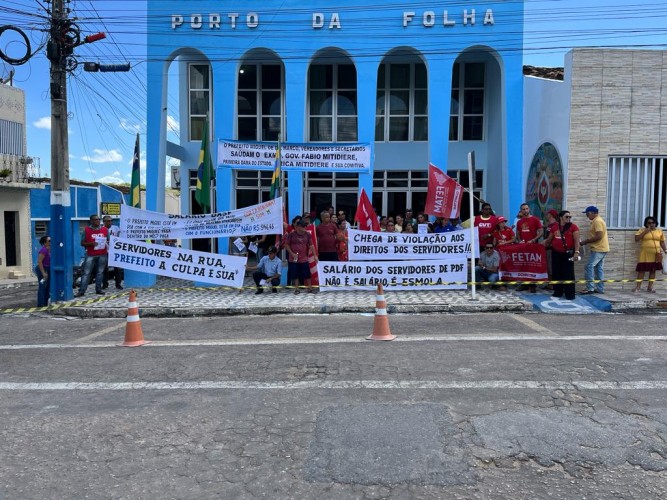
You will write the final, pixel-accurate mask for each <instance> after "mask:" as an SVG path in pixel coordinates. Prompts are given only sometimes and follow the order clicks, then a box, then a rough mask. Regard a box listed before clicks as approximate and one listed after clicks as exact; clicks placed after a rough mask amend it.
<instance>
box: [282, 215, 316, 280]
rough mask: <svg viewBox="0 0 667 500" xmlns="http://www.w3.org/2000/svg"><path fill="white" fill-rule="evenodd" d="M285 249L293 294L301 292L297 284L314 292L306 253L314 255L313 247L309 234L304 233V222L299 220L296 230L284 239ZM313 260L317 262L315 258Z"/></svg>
mask: <svg viewBox="0 0 667 500" xmlns="http://www.w3.org/2000/svg"><path fill="white" fill-rule="evenodd" d="M285 249H286V250H287V253H288V254H289V263H288V269H289V275H290V277H291V279H292V280H293V281H294V287H295V288H294V293H300V292H301V290H300V289H299V283H303V284H304V285H306V286H307V287H308V291H309V292H311V293H312V292H314V290H313V287H312V285H311V281H310V268H309V267H308V252H309V251H311V252H313V253H315V247H314V246H313V240H312V238H311V237H310V233H309V232H307V231H306V222H304V221H303V220H300V221H299V222H297V223H296V230H295V231H293V232H291V233H289V234H288V235H287V238H286V239H285ZM315 260H316V261H317V258H316V259H315Z"/></svg>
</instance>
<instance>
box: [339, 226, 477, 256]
mask: <svg viewBox="0 0 667 500" xmlns="http://www.w3.org/2000/svg"><path fill="white" fill-rule="evenodd" d="M476 230H477V228H475V231H476ZM475 240H477V233H475ZM470 250H471V245H470V231H469V230H465V231H451V232H449V233H429V234H403V233H378V232H372V231H357V230H355V229H349V230H348V251H349V256H350V257H349V258H350V260H351V261H357V260H397V259H406V260H407V259H420V260H423V259H452V258H454V259H458V258H460V259H464V258H470Z"/></svg>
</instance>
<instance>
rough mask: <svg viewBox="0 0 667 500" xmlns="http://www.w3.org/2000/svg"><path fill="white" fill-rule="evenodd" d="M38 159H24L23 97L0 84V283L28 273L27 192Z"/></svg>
mask: <svg viewBox="0 0 667 500" xmlns="http://www.w3.org/2000/svg"><path fill="white" fill-rule="evenodd" d="M38 164H39V159H38V158H32V157H30V156H28V155H27V139H26V111H25V93H24V92H23V90H21V89H18V88H16V87H11V86H9V85H4V84H0V279H5V278H23V277H26V276H30V275H31V273H32V270H31V268H32V255H31V251H32V245H31V237H30V196H29V193H30V189H31V188H34V189H38V188H39V184H38V183H36V182H35V181H34V178H35V177H37V176H38V173H39V172H38V169H39V168H38Z"/></svg>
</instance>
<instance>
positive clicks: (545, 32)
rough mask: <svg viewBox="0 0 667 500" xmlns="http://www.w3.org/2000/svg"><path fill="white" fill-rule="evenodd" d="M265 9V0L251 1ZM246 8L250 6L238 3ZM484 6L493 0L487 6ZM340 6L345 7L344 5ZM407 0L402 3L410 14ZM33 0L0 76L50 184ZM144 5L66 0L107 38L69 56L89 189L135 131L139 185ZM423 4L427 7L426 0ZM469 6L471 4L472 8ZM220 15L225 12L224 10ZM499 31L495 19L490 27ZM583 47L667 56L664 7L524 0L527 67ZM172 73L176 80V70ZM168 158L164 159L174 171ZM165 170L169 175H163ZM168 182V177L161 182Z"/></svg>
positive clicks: (74, 132)
mask: <svg viewBox="0 0 667 500" xmlns="http://www.w3.org/2000/svg"><path fill="white" fill-rule="evenodd" d="M256 1H258V2H259V3H261V1H262V0H256ZM244 3H245V4H246V5H249V4H251V3H252V2H250V3H249V2H248V1H247V0H246V2H244ZM489 3H490V2H489ZM344 4H345V2H341V5H344ZM410 4H411V2H410V0H405V5H406V8H407V7H408V6H410ZM49 5H50V4H47V3H45V2H44V1H38V0H2V2H1V3H0V26H5V25H11V26H16V27H18V28H20V29H21V30H22V31H24V32H25V33H26V35H27V36H28V38H29V40H30V44H31V53H33V55H32V57H31V58H30V59H29V61H28V62H27V63H25V64H23V65H14V66H12V65H10V64H7V63H5V62H4V61H2V60H0V79H3V80H5V79H7V78H8V77H9V74H10V71H12V70H13V71H14V72H15V73H14V76H13V84H14V86H16V87H19V88H21V89H23V90H24V91H25V92H26V108H27V109H26V115H27V116H26V117H27V140H28V155H29V156H32V157H36V158H39V161H40V172H39V173H40V174H41V176H43V177H49V176H50V173H51V166H50V155H51V153H50V142H51V139H50V138H51V136H50V133H51V132H50V125H51V123H50V101H49V90H48V89H49V64H48V60H47V59H46V56H45V49H44V45H45V43H46V40H47V38H48V36H47V35H48V33H47V31H46V27H47V26H48V15H47V13H46V11H45V6H49ZM145 5H146V2H144V1H142V0H130V1H127V0H85V1H84V0H72V2H71V3H70V8H71V9H72V13H71V14H70V18H76V21H75V22H76V23H77V25H78V26H79V28H80V30H81V33H82V36H85V35H88V34H93V33H97V32H100V31H103V32H105V33H107V38H106V39H105V40H101V41H98V42H95V43H91V44H86V45H82V46H80V47H78V48H77V49H76V50H75V54H76V60H77V62H78V66H77V67H76V68H75V69H74V70H73V71H72V72H71V73H70V77H69V78H68V111H69V120H68V127H69V134H68V138H69V162H70V178H71V179H78V180H82V181H87V182H93V181H99V182H104V183H119V184H120V183H129V181H130V172H131V166H132V165H131V164H132V155H133V152H134V142H135V138H136V134H137V133H139V134H140V142H141V163H142V165H141V166H142V182H144V181H145V133H146V122H145V108H146V11H145ZM424 5H428V2H424ZM472 6H473V5H472V3H471V7H472ZM474 6H475V7H478V8H480V9H481V8H484V7H485V5H484V1H480V2H475V3H474ZM221 10H224V9H223V8H221ZM496 23H497V24H498V21H497V22H496ZM580 46H593V47H606V46H621V47H630V48H641V49H663V50H667V2H665V1H664V0H662V1H655V0H653V1H651V0H648V1H646V2H640V1H636V0H606V1H602V0H526V2H525V40H524V46H523V47H517V48H516V49H517V50H522V52H523V57H524V64H530V65H533V66H547V67H556V66H563V64H564V55H565V53H566V52H567V51H568V50H569V49H571V48H573V47H580ZM0 50H1V51H2V52H3V53H5V54H7V55H9V56H10V57H13V58H21V57H22V56H23V54H24V53H25V45H24V43H23V42H22V41H21V39H20V38H19V36H18V35H17V34H16V33H14V32H11V31H5V32H4V33H3V34H2V35H0ZM84 62H99V63H102V64H123V63H130V66H131V70H130V71H129V72H126V73H90V72H84V71H83V63H84ZM170 75H171V77H172V79H173V77H174V76H175V75H176V66H175V65H173V64H172V66H171V69H170ZM169 88H170V91H173V92H174V95H169V98H168V115H169V119H168V120H169V123H168V139H169V140H171V141H174V142H177V143H178V142H179V141H180V139H179V130H178V111H177V106H178V99H177V95H176V94H175V92H176V91H175V85H170V87H169ZM173 162H174V160H168V165H171V164H172V163H173ZM170 170H171V169H170V168H167V172H168V177H170V176H169V173H170ZM167 185H169V179H167Z"/></svg>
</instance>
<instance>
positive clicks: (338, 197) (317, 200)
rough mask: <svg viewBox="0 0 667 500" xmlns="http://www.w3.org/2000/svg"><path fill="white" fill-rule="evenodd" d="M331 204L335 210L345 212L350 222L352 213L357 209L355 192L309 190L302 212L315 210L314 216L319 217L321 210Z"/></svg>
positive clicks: (352, 217)
mask: <svg viewBox="0 0 667 500" xmlns="http://www.w3.org/2000/svg"><path fill="white" fill-rule="evenodd" d="M332 205H333V207H334V208H335V209H336V212H340V211H343V212H345V214H346V220H347V221H348V222H350V223H352V219H354V213H355V212H356V211H357V192H356V191H354V192H348V193H345V192H336V193H334V192H331V191H310V192H309V193H308V203H307V205H306V207H305V208H304V212H309V211H315V215H316V217H317V218H319V217H320V214H321V213H322V211H323V210H326V209H327V208H329V207H330V206H332Z"/></svg>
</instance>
